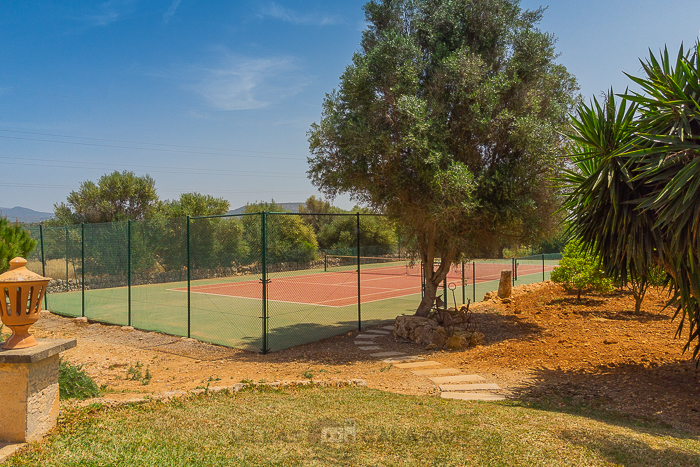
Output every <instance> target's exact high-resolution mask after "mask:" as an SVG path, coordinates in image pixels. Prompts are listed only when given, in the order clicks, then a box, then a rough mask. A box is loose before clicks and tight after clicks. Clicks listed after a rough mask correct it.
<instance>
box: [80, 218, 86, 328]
mask: <svg viewBox="0 0 700 467" xmlns="http://www.w3.org/2000/svg"><path fill="white" fill-rule="evenodd" d="M80 282H81V286H82V288H81V295H82V315H81V316H83V317H85V222H81V223H80Z"/></svg>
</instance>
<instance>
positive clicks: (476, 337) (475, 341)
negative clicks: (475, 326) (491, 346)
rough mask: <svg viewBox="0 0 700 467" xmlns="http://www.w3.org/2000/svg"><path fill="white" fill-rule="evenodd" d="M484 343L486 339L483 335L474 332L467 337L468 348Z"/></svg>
mask: <svg viewBox="0 0 700 467" xmlns="http://www.w3.org/2000/svg"><path fill="white" fill-rule="evenodd" d="M485 341H486V338H485V336H484V334H483V333H481V332H474V333H472V335H471V336H470V337H469V346H470V347H474V346H477V345H481V344H483V343H484V342H485Z"/></svg>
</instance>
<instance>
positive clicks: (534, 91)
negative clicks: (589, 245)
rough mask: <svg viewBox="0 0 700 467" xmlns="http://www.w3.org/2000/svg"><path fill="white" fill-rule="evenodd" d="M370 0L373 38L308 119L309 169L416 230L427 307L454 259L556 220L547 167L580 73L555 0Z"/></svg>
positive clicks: (332, 192) (516, 239)
mask: <svg viewBox="0 0 700 467" xmlns="http://www.w3.org/2000/svg"><path fill="white" fill-rule="evenodd" d="M364 8H365V13H366V19H367V22H368V26H367V28H366V29H365V31H364V32H363V36H362V42H361V47H360V51H358V52H357V53H355V54H354V56H353V58H352V63H351V64H350V65H349V66H348V67H347V68H346V70H345V72H344V73H343V75H342V76H341V78H340V85H339V87H338V89H336V90H334V91H332V92H331V93H330V94H327V95H326V98H325V100H324V103H323V115H322V118H321V121H320V122H319V123H317V124H313V125H312V127H311V129H310V131H309V145H310V150H311V154H312V157H311V158H309V165H310V168H309V172H308V173H309V176H310V177H311V179H312V182H313V183H314V184H315V185H316V186H318V187H319V188H320V189H321V191H322V192H323V193H324V194H325V195H326V196H328V197H331V198H332V197H334V196H336V195H338V194H341V193H348V194H350V195H351V197H352V198H353V199H355V200H358V201H360V202H361V203H362V204H366V205H368V206H370V207H371V208H372V209H373V210H375V211H377V212H383V213H386V214H387V215H388V216H389V217H390V218H391V219H392V220H394V221H396V223H397V225H398V226H399V227H400V228H401V230H402V231H405V232H406V233H407V234H408V235H411V236H412V237H413V238H415V239H416V243H415V244H416V245H417V247H418V253H419V256H420V259H421V260H422V261H423V263H424V266H425V271H426V294H425V298H424V300H423V302H422V303H421V305H420V306H419V308H418V314H426V313H427V312H428V309H429V307H430V304H431V303H432V301H433V298H434V296H435V292H436V289H437V287H438V285H439V283H440V282H441V281H442V280H443V279H444V277H445V275H446V273H447V271H448V270H449V266H450V264H451V263H453V262H456V261H458V260H459V259H460V258H461V257H464V256H471V257H475V256H481V255H488V256H497V255H500V254H501V251H502V247H503V246H505V245H510V244H517V243H531V242H532V241H536V240H538V239H539V238H540V237H541V236H542V234H543V233H545V232H546V231H548V230H549V229H550V228H552V227H553V222H552V216H550V215H549V214H550V213H552V212H554V211H555V210H556V207H557V206H556V202H555V197H554V192H555V190H554V188H553V186H552V184H551V183H548V182H547V180H548V178H549V177H551V176H552V171H553V169H552V167H553V165H554V162H555V159H556V157H557V156H559V155H561V153H562V152H563V149H562V147H563V144H564V138H563V137H562V136H561V134H560V133H559V132H560V131H561V130H563V129H564V127H565V124H566V118H567V114H568V112H569V111H570V109H571V107H572V105H573V104H574V93H575V91H576V83H575V80H574V78H573V77H572V76H571V75H570V74H569V73H568V72H567V71H566V69H565V68H564V67H563V66H561V65H558V64H556V63H555V58H556V55H555V51H554V38H553V37H552V36H551V35H550V34H547V33H543V32H541V31H539V30H538V29H537V28H536V24H537V23H538V22H539V20H540V18H541V16H542V13H543V10H541V9H540V10H536V11H527V10H526V11H523V10H522V9H521V8H520V6H519V2H518V1H517V0H450V1H448V0H442V1H440V0H382V1H371V2H369V3H367V4H366V5H365V7H364ZM438 257H439V258H440V259H441V261H440V264H439V266H437V264H436V262H435V258H438Z"/></svg>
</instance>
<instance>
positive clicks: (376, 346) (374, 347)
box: [358, 345, 381, 350]
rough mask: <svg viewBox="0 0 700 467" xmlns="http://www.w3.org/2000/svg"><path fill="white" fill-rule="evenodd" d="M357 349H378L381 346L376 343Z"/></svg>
mask: <svg viewBox="0 0 700 467" xmlns="http://www.w3.org/2000/svg"><path fill="white" fill-rule="evenodd" d="M358 349H360V350H379V349H381V347H380V346H378V345H368V346H366V347H358Z"/></svg>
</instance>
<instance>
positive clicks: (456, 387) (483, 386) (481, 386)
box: [440, 383, 501, 391]
mask: <svg viewBox="0 0 700 467" xmlns="http://www.w3.org/2000/svg"><path fill="white" fill-rule="evenodd" d="M487 389H501V387H500V386H499V385H498V384H496V383H472V384H441V385H440V390H441V391H483V390H487Z"/></svg>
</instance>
